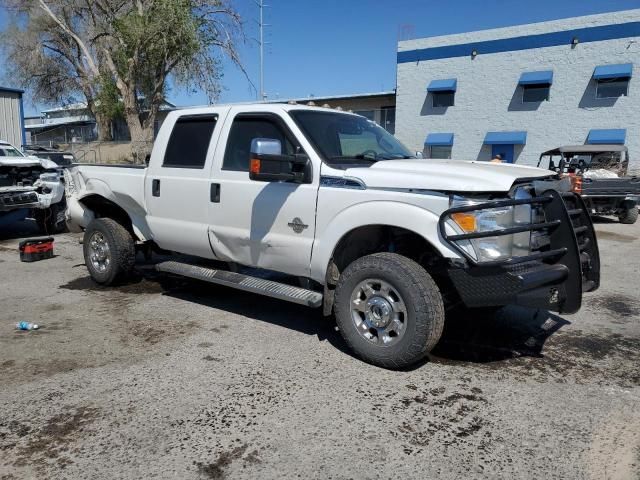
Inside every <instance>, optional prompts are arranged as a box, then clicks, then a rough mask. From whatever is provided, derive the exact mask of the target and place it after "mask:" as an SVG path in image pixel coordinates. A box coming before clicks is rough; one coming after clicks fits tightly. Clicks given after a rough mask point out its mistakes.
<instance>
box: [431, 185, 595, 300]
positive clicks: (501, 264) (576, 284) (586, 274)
mask: <svg viewBox="0 0 640 480" xmlns="http://www.w3.org/2000/svg"><path fill="white" fill-rule="evenodd" d="M515 205H532V206H533V205H536V206H540V207H542V209H543V211H544V213H545V221H544V222H540V223H529V224H522V225H517V226H515V227H511V228H505V229H502V230H493V231H487V232H472V233H462V234H455V235H449V234H448V233H447V231H446V221H447V219H448V218H450V216H451V214H454V213H463V212H472V211H476V210H484V209H489V208H499V207H507V206H515ZM438 226H439V230H440V235H441V236H442V238H443V239H444V241H445V242H447V244H448V245H450V246H451V247H452V248H453V249H454V250H455V251H456V252H458V253H459V254H460V255H461V256H462V257H463V258H464V259H466V261H467V264H468V267H466V268H464V269H460V268H452V269H451V270H450V274H451V278H452V280H453V283H454V285H455V286H456V288H457V289H458V292H459V293H460V295H461V297H462V299H463V301H464V302H465V303H466V304H467V305H468V306H471V307H473V306H487V305H501V304H508V303H518V304H523V305H530V306H536V307H543V308H548V309H550V310H555V311H559V312H561V313H573V312H576V311H578V310H579V309H580V306H581V303H582V293H583V292H590V291H594V290H596V289H597V288H598V287H599V285H600V256H599V251H598V243H597V239H596V234H595V230H594V228H593V223H592V222H591V217H590V215H589V211H588V210H587V208H586V206H585V204H584V201H583V200H582V199H581V198H580V196H578V195H576V194H574V193H559V192H557V191H555V190H548V191H546V192H544V193H543V194H542V195H540V196H537V197H533V198H528V199H517V200H511V199H510V200H497V201H489V202H485V203H482V204H478V205H470V206H464V207H454V208H451V209H449V210H447V211H445V212H444V213H443V214H442V215H441V216H440V219H439V222H438ZM540 230H546V231H547V232H548V235H549V239H550V243H549V246H548V248H545V249H544V250H540V251H534V252H531V253H530V254H529V255H523V256H517V257H512V258H508V259H505V260H495V261H489V262H477V261H476V259H474V258H473V257H472V256H471V255H469V254H468V253H467V252H466V251H465V250H464V249H463V248H461V247H460V246H459V245H458V244H457V242H459V241H463V240H471V239H477V238H487V237H496V236H501V235H509V234H514V233H520V232H526V231H540ZM483 286H484V287H488V286H491V289H492V290H493V291H487V288H483ZM549 286H551V287H553V288H546V287H549ZM543 287H544V288H543ZM536 289H537V290H536ZM530 290H531V291H530ZM533 290H535V292H534V293H532V291H533Z"/></svg>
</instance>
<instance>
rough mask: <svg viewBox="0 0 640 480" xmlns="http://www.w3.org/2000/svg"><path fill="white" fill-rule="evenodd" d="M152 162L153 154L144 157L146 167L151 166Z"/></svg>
mask: <svg viewBox="0 0 640 480" xmlns="http://www.w3.org/2000/svg"><path fill="white" fill-rule="evenodd" d="M150 161H151V154H150V153H147V154H146V155H145V156H144V164H145V165H147V166H149V162H150Z"/></svg>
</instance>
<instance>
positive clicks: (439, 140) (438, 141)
mask: <svg viewBox="0 0 640 480" xmlns="http://www.w3.org/2000/svg"><path fill="white" fill-rule="evenodd" d="M424 144H425V145H429V146H443V145H453V133H430V134H429V135H427V138H426V140H425V141H424Z"/></svg>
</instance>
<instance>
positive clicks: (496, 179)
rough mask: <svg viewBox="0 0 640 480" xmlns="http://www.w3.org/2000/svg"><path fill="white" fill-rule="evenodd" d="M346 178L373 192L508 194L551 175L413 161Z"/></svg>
mask: <svg viewBox="0 0 640 480" xmlns="http://www.w3.org/2000/svg"><path fill="white" fill-rule="evenodd" d="M345 175H346V176H348V177H355V178H359V179H360V180H362V181H363V182H364V183H365V184H366V185H367V187H372V188H399V189H420V190H436V191H447V192H456V191H457V192H508V191H509V190H510V189H511V186H512V185H513V183H514V182H515V181H516V180H517V179H523V178H541V177H549V176H552V175H554V173H553V172H550V171H549V170H543V169H541V168H536V167H527V166H525V165H514V164H508V163H507V164H504V163H491V162H477V161H460V160H431V159H415V160H413V159H412V160H387V161H381V162H377V163H375V164H373V165H371V166H366V167H365V166H363V167H354V168H348V169H347V170H346V172H345Z"/></svg>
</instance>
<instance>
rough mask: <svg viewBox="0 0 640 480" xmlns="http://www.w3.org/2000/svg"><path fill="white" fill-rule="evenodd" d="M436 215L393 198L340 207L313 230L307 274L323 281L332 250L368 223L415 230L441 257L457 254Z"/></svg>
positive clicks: (455, 255)
mask: <svg viewBox="0 0 640 480" xmlns="http://www.w3.org/2000/svg"><path fill="white" fill-rule="evenodd" d="M438 219H439V216H438V215H436V214H434V213H433V212H431V211H429V210H426V209H424V208H420V207H418V206H415V205H411V204H407V203H403V202H394V201H387V200H381V201H370V202H364V203H359V204H357V205H353V206H351V207H348V208H346V209H344V210H342V211H341V212H340V213H339V214H338V215H336V216H335V217H334V218H333V219H332V220H331V222H330V223H329V224H328V225H327V226H326V228H325V229H324V231H322V232H317V234H316V240H315V242H314V245H313V251H312V254H311V278H313V279H314V280H316V281H317V282H320V283H322V284H324V282H325V273H326V269H327V266H328V265H329V261H330V260H331V257H332V255H333V251H334V249H335V247H336V245H337V244H338V242H339V241H340V239H342V237H344V236H345V235H346V234H347V233H349V232H350V231H352V230H354V229H356V228H359V227H364V226H368V225H386V226H391V227H399V228H404V229H406V230H409V231H412V232H415V233H416V234H418V235H420V236H421V237H423V238H424V239H425V240H426V241H427V242H429V243H430V244H431V245H432V246H433V247H434V248H435V249H436V250H437V251H438V252H440V254H441V255H442V256H443V257H447V258H460V255H458V254H457V253H456V252H455V251H454V250H452V249H451V248H449V247H448V246H447V245H446V244H445V242H444V241H443V240H442V238H441V237H440V232H439V229H438Z"/></svg>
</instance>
